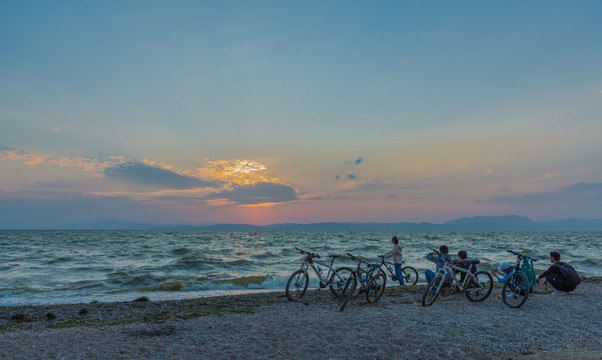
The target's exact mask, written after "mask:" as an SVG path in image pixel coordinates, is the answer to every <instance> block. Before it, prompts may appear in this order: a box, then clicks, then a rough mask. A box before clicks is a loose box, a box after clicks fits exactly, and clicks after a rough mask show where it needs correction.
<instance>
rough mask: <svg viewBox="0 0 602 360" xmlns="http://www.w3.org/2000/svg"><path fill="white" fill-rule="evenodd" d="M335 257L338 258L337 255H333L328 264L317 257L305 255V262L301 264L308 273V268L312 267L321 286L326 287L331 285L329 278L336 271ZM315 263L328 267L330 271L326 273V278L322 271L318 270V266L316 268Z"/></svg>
mask: <svg viewBox="0 0 602 360" xmlns="http://www.w3.org/2000/svg"><path fill="white" fill-rule="evenodd" d="M334 259H336V257H333V256H331V260H330V264H328V263H326V262H324V261H321V260H316V259H313V258H311V257H309V256H307V257H305V260H304V261H303V264H301V270H303V271H304V272H306V273H307V269H308V268H310V267H311V268H312V270H313V271H314V273H315V274H316V276H317V277H318V279H319V281H320V288H323V287H326V286H328V285H329V279H330V278H331V277H332V274H333V273H335V271H334V267H333V264H334ZM314 263H315V264H318V265H322V266H324V267H326V268H327V269H328V272H327V273H326V280H324V275H322V273H320V271H319V270H318V268H316V266H315V265H314Z"/></svg>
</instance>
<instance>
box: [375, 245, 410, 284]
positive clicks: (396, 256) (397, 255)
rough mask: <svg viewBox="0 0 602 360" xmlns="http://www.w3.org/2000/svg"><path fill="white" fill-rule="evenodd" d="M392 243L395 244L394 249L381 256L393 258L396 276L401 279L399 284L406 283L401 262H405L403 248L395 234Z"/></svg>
mask: <svg viewBox="0 0 602 360" xmlns="http://www.w3.org/2000/svg"><path fill="white" fill-rule="evenodd" d="M391 243H392V244H393V249H392V250H391V251H389V252H388V253H386V254H384V255H381V256H382V257H384V258H390V257H392V258H393V263H394V264H395V277H397V280H399V285H405V284H404V283H403V274H402V273H401V264H402V263H403V256H402V255H401V249H403V248H402V247H401V246H399V240H398V239H397V236H393V238H392V239H391Z"/></svg>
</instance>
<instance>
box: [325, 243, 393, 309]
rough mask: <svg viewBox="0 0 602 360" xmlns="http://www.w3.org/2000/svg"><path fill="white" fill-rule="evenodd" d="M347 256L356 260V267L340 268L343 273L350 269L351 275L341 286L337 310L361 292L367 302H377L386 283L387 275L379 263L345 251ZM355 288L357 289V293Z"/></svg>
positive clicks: (343, 307)
mask: <svg viewBox="0 0 602 360" xmlns="http://www.w3.org/2000/svg"><path fill="white" fill-rule="evenodd" d="M347 256H349V258H350V259H352V260H353V261H355V262H357V267H356V268H355V270H354V269H351V268H348V267H345V268H340V269H345V273H347V272H348V271H351V275H350V276H349V277H348V278H347V283H346V284H345V286H344V287H343V290H342V292H341V296H340V297H339V305H338V309H339V311H343V310H344V309H345V306H347V303H348V302H349V300H351V299H355V298H357V297H358V296H359V295H361V294H362V293H365V294H366V301H367V302H368V303H370V304H372V303H375V302H377V301H378V300H379V299H380V298H381V296H382V295H383V292H384V291H385V286H386V283H387V276H386V275H385V273H384V271H383V270H382V269H381V268H380V266H381V264H371V263H368V262H366V261H364V260H361V259H358V258H357V257H355V256H353V255H351V254H350V253H347ZM337 271H338V269H337ZM358 285H359V287H358ZM356 289H357V290H358V291H357V293H356V291H355V290H356Z"/></svg>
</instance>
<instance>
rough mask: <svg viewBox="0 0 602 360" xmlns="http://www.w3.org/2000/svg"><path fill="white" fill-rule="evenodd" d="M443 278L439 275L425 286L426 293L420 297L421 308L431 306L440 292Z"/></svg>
mask: <svg viewBox="0 0 602 360" xmlns="http://www.w3.org/2000/svg"><path fill="white" fill-rule="evenodd" d="M442 280H443V277H442V276H441V275H437V276H435V278H434V279H433V280H432V281H431V282H430V283H429V284H428V285H427V287H426V291H425V292H424V294H423V295H422V306H430V305H432V304H433V303H434V302H435V300H437V297H438V296H439V292H440V291H441V285H442V284H441V283H442Z"/></svg>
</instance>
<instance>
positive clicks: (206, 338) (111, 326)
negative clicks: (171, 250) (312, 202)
mask: <svg viewBox="0 0 602 360" xmlns="http://www.w3.org/2000/svg"><path fill="white" fill-rule="evenodd" d="M423 291H424V285H416V286H412V287H404V288H401V287H398V286H389V287H387V289H386V291H385V294H384V295H383V298H381V299H380V301H379V302H377V303H376V304H367V303H366V302H365V300H364V299H363V298H359V299H356V300H352V301H351V302H350V303H349V304H348V305H347V307H346V308H345V311H343V312H339V311H337V309H336V301H335V299H334V298H333V296H332V295H331V294H330V292H329V291H328V289H323V290H321V291H319V292H318V291H316V290H310V291H308V293H307V295H306V297H304V298H303V299H302V301H298V302H288V301H287V299H286V297H285V295H284V292H283V291H276V292H270V293H262V294H245V295H233V296H218V297H212V298H197V299H187V300H168V301H152V299H151V301H131V302H119V303H89V304H65V305H45V306H44V305H36V306H19V307H0V358H2V359H23V358H28V359H37V358H40V359H42V358H61V359H83V358H94V359H165V358H182V359H198V358H210V359H213V358H216V359H222V358H223V359H231V358H235V359H237V358H239V359H243V358H262V359H263V358H270V359H274V358H275V359H304V358H332V359H347V358H366V357H367V358H379V359H429V358H461V357H465V358H479V359H502V358H503V359H519V358H520V359H542V358H550V357H560V358H572V359H597V358H598V357H599V354H600V352H602V337H601V334H602V324H600V322H599V319H600V318H601V317H602V309H601V308H600V306H599V304H600V300H599V299H600V297H601V296H602V278H600V277H596V278H588V279H585V281H583V282H582V284H581V285H579V287H578V288H577V289H576V290H575V291H574V292H573V293H571V294H569V295H562V296H559V295H555V294H553V293H552V291H550V290H545V291H540V290H538V291H535V292H534V293H533V294H532V295H531V296H530V297H529V299H528V301H527V303H526V304H525V305H524V306H523V307H521V308H519V309H510V308H508V307H506V306H505V305H504V304H503V303H502V300H501V298H500V296H501V295H500V288H499V287H495V288H494V290H493V293H492V295H491V296H490V297H489V298H488V299H487V300H485V301H483V302H479V303H471V302H469V301H468V300H467V299H466V297H465V296H462V295H449V296H443V297H441V298H440V299H438V300H437V301H436V302H435V304H433V305H432V306H429V307H422V306H421V304H420V299H421V296H422V292H423ZM48 314H52V315H53V316H54V318H52V317H53V316H49V315H48ZM51 318H52V319H51Z"/></svg>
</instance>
